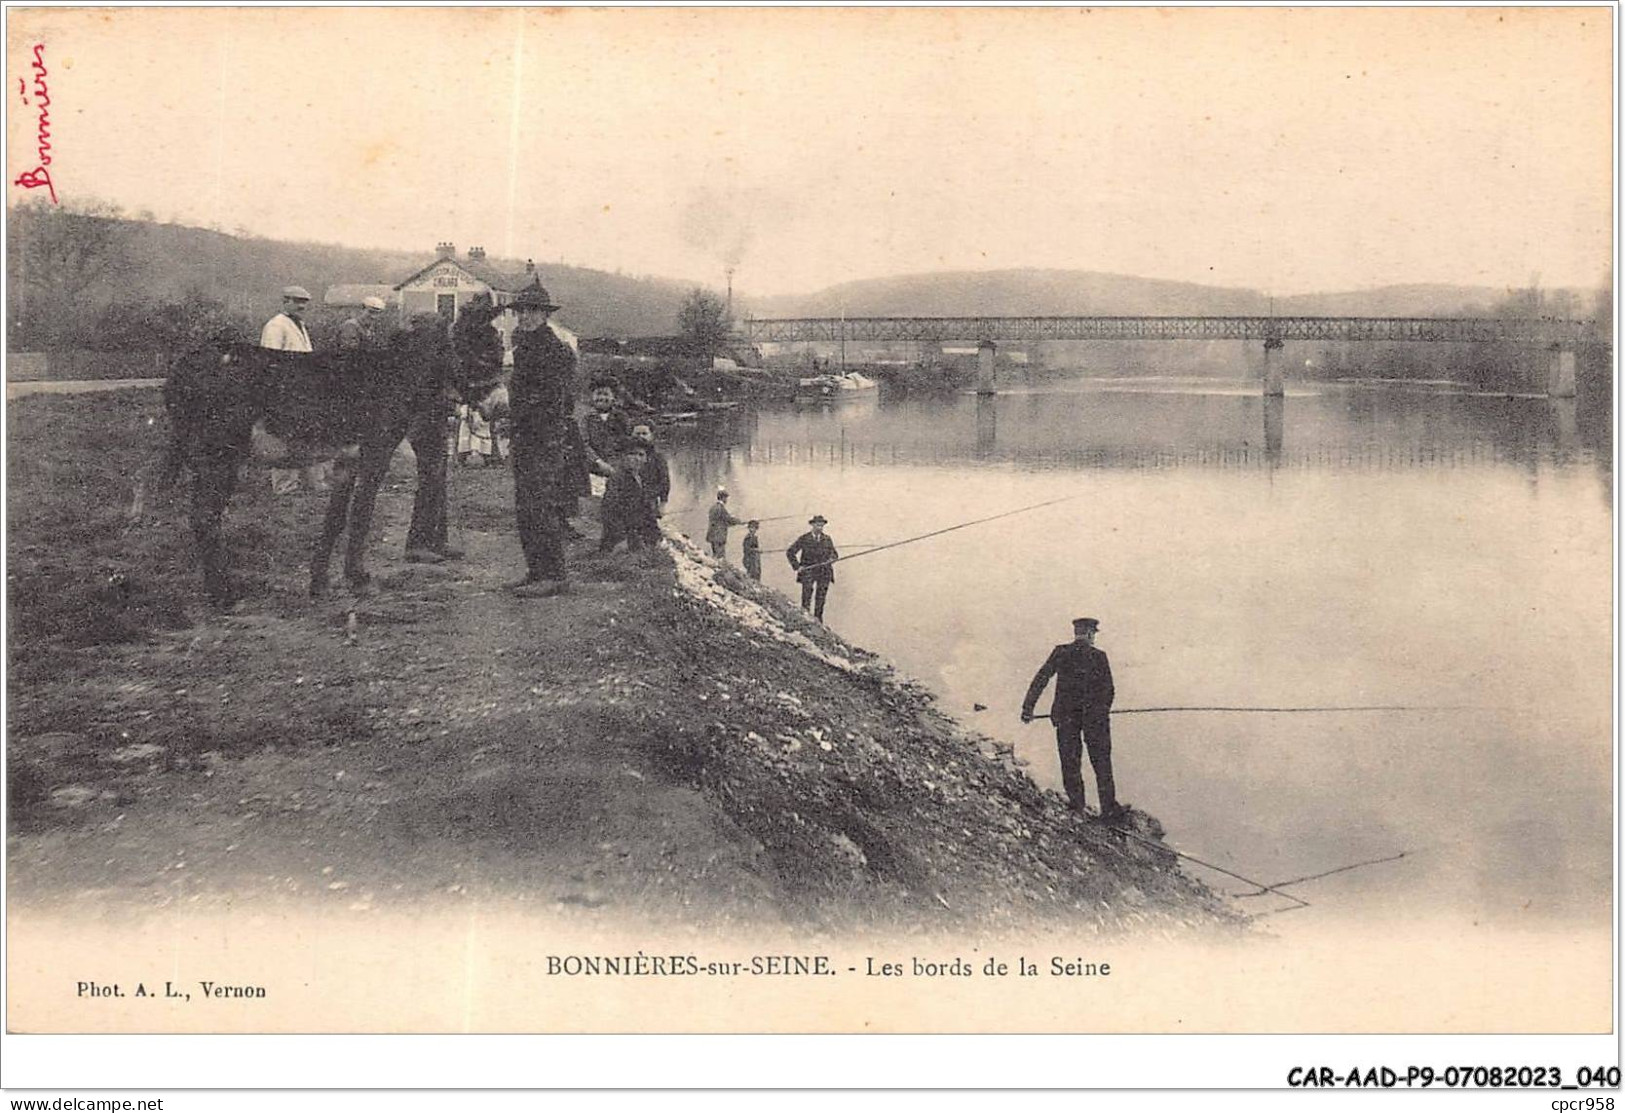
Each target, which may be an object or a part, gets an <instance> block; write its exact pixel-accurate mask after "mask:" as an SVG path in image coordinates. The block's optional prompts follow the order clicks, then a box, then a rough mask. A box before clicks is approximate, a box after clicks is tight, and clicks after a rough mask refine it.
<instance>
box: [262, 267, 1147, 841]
mask: <svg viewBox="0 0 1625 1113" xmlns="http://www.w3.org/2000/svg"><path fill="white" fill-rule="evenodd" d="M310 300H311V299H310V294H309V293H308V292H307V291H306V290H305V289H304V288H303V287H300V286H288V287H286V288H284V289H283V291H282V311H281V312H279V313H278V314H276V315H275V316H273V317H272V318H271V319H270V320H269V321H267V322H266V324H265V327H264V329H263V330H262V332H261V334H260V346H261V347H262V348H271V349H276V350H280V351H289V352H309V351H311V350H312V346H311V342H310V333H309V330H308V328H307V327H306V325H305V323H304V312H305V309H306V307H307V306H308V305H309V304H310ZM509 308H511V309H513V310H514V312H515V313H516V314H517V315H518V324H517V326H516V328H515V330H514V334H513V372H512V376H511V378H510V381H509V388H508V393H509V409H510V418H511V458H512V463H513V477H514V510H515V517H516V520H517V524H518V532H519V545H520V549H521V550H522V552H523V553H524V558H525V576H524V578H523V579H521V580H519V581H518V582H517V583H514V584H511V585H509V586H510V587H511V588H512V590H513V591H514V593H515V594H517V595H519V596H521V597H542V596H548V595H554V594H557V593H559V592H560V591H562V590H564V589H565V587H566V584H567V582H568V577H567V574H566V569H565V562H564V550H565V542H566V540H567V539H570V538H580V537H581V536H582V534H581V533H580V531H578V530H577V529H576V528H575V527H574V526H573V525H572V524H571V521H570V520H571V519H572V518H574V517H575V516H576V514H577V511H578V508H579V504H580V500H581V498H582V497H584V496H586V495H589V494H595V495H601V496H602V504H601V505H602V510H601V519H602V535H601V537H600V540H599V546H598V547H599V551H600V552H602V553H608V552H613V551H614V550H615V549H616V548H617V547H619V546H620V545H622V544H624V545H625V546H626V548H627V550H628V551H636V550H638V549H641V548H642V547H643V546H644V545H647V544H655V543H657V542H658V541H659V539H660V526H659V519H660V518H661V517H662V516H663V515H664V513H665V509H666V503H667V500H668V499H669V498H670V496H671V471H670V468H669V466H668V464H667V462H666V460H665V458H664V456H662V455H661V453H660V451H659V450H658V449H657V448H656V447H655V443H654V440H655V438H654V429H653V426H651V425H649V424H647V423H634V422H633V421H631V420H630V419H629V418H628V417H627V414H626V412H625V410H624V409H623V408H622V407H621V406H620V405H619V400H618V393H619V392H618V384H617V383H616V382H615V380H614V379H612V378H609V377H600V378H598V379H595V380H594V381H593V382H592V384H591V399H592V411H591V412H590V413H588V414H587V415H586V416H584V417H583V418H582V419H581V423H580V424H579V425H578V424H577V422H576V420H575V416H574V403H575V395H574V383H575V373H576V355H575V352H574V350H573V349H572V348H571V347H570V346H569V345H568V344H566V343H565V342H564V341H563V340H562V339H560V338H559V337H558V335H557V334H555V333H554V332H553V330H552V329H551V328H549V327H548V321H549V318H550V317H551V315H552V314H553V313H554V312H555V311H557V310H558V309H559V306H558V305H556V304H554V302H553V301H552V300H551V299H550V298H549V297H548V294H547V291H546V289H545V288H543V287H542V286H541V285H539V284H538V285H534V286H531V287H530V288H528V289H526V290H524V291H522V292H521V293H520V294H519V295H518V296H517V297H516V298H515V299H514V301H513V302H512V303H511V304H510V306H509ZM385 309H386V307H385V305H384V303H383V301H382V300H381V299H379V298H376V297H369V298H366V299H365V300H364V302H363V305H362V309H361V312H360V313H359V314H358V315H356V316H354V317H351V318H350V319H348V320H346V321H345V322H344V323H343V324H342V325H340V326H339V332H338V344H339V348H340V350H341V351H344V352H350V353H358V354H359V353H365V352H366V351H368V350H370V349H373V348H375V347H377V346H378V345H380V344H381V343H382V342H383V339H384V329H385ZM496 312H497V310H496V309H495V308H494V307H492V306H491V305H490V303H489V301H488V300H487V301H486V302H484V303H479V302H476V303H475V304H473V305H471V306H469V307H467V308H466V309H465V311H464V313H463V314H462V315H461V316H460V317H459V318H458V320H457V323H456V325H455V326H454V327H453V330H452V346H453V349H454V351H455V353H456V356H457V358H458V359H461V360H465V361H473V362H474V363H476V364H481V365H486V364H493V362H494V368H492V369H493V370H494V369H500V366H501V362H502V354H503V353H502V343H501V338H500V337H499V336H498V334H497V333H496V331H495V330H494V329H493V328H491V327H490V326H491V321H492V317H493V316H494V315H495V313H496ZM490 377H492V378H494V377H495V375H494V374H493V375H491V376H490ZM450 414H451V410H450V402H448V403H447V404H446V409H445V412H439V411H436V412H433V413H425V414H421V415H419V417H418V418H417V419H416V420H415V421H414V423H413V425H412V428H411V430H410V432H409V433H408V435H407V440H408V442H409V443H410V444H411V445H412V449H413V451H414V452H415V453H416V455H417V460H418V484H417V496H416V498H415V499H414V501H413V504H412V523H411V526H410V528H409V530H408V534H407V542H406V549H407V554H406V555H407V560H409V561H414V562H429V563H439V562H441V561H445V560H455V559H458V558H460V557H462V556H463V552H462V551H461V550H460V549H457V548H454V547H453V546H451V545H449V544H448V543H447V536H446V475H445V462H446V456H447V421H448V418H449V417H450ZM273 478H274V483H275V482H276V481H277V480H280V485H279V486H277V488H276V489H281V490H286V489H287V486H288V484H289V483H290V482H292V483H297V481H298V478H299V472H298V471H292V472H287V471H284V472H282V473H281V474H280V476H278V475H277V474H276V473H273ZM807 524H808V526H809V527H810V528H809V529H808V531H807V532H806V533H803V534H802V535H801V536H800V537H798V538H796V540H795V542H794V543H792V544H791V545H790V547H789V548H787V549H786V550H785V556H786V558H787V559H788V561H789V564H790V567H791V569H792V570H793V571H794V572H795V574H796V580H797V581H798V582H799V583H800V585H801V606H802V609H803V610H807V611H811V612H812V614H813V616H814V617H815V618H816V619H818V620H820V621H822V619H823V617H824V602H825V599H826V597H827V596H828V593H829V588H830V585H831V584H832V583H834V582H835V563H836V562H837V561H839V560H840V559H841V557H840V552H839V551H838V550H837V549H836V547H835V541H834V539H833V538H831V537H830V536H829V535H828V534H826V533H825V532H824V527H825V526H826V525H827V524H828V519H827V518H825V517H824V516H823V515H822V514H815V515H814V516H813V517H812V518H811V519H809V520H808V523H807ZM738 525H744V526H745V527H746V531H747V532H746V534H745V538H744V543H743V546H742V553H743V559H744V567H745V571H746V573H747V574H748V575H749V576H750V577H751V578H752V579H756V580H760V579H761V578H762V558H761V537H760V527H761V522H760V520H759V519H755V518H752V519H740V518H736V517H734V515H733V514H732V512H731V511H730V510H729V508H728V490H727V488H725V487H719V488H718V489H717V493H716V502H715V503H713V504H712V506H711V508H710V511H709V513H708V518H707V528H706V534H705V539H706V542H707V543H708V544H709V545H710V548H711V554H712V556H713V557H715V558H716V559H718V560H722V559H724V558H725V557H726V556H727V549H728V531H729V529H730V528H731V527H733V526H738ZM1072 628H1073V640H1072V641H1071V642H1068V643H1065V644H1063V645H1058V646H1056V647H1055V648H1054V649H1053V650H1052V651H1051V653H1050V654H1049V656H1048V658H1046V660H1045V661H1044V663H1043V665H1042V666H1040V668H1039V670H1038V672H1037V673H1036V674H1034V676H1033V678H1032V682H1031V683H1030V684H1029V685H1028V688H1027V692H1026V696H1025V698H1024V699H1023V700H1022V706H1021V721H1022V722H1023V723H1030V722H1032V721H1033V719H1034V718H1036V717H1037V716H1036V715H1035V713H1034V707H1035V705H1036V704H1037V702H1038V699H1039V697H1040V696H1041V695H1042V694H1043V692H1044V689H1045V688H1046V687H1048V685H1049V682H1050V680H1051V679H1052V678H1053V679H1054V680H1055V697H1054V702H1053V704H1052V706H1051V708H1050V713H1049V718H1050V721H1051V724H1052V725H1053V726H1054V728H1055V739H1056V747H1057V750H1058V755H1059V758H1060V766H1061V781H1062V785H1063V787H1064V789H1065V792H1066V796H1067V800H1068V803H1069V804H1070V806H1071V807H1072V808H1073V809H1074V810H1076V811H1077V812H1079V813H1082V812H1083V811H1084V810H1085V799H1086V795H1085V789H1084V782H1083V770H1082V759H1083V753H1084V751H1085V749H1087V751H1088V754H1089V763H1090V765H1091V766H1092V767H1093V768H1094V772H1095V780H1096V784H1097V786H1098V788H1099V792H1100V813H1099V815H1100V819H1101V820H1102V821H1104V822H1107V823H1120V822H1121V821H1122V819H1123V817H1124V815H1125V809H1124V808H1123V807H1122V806H1121V805H1120V804H1119V803H1118V800H1117V796H1116V784H1115V779H1114V777H1113V774H1112V740H1111V707H1112V701H1113V699H1114V697H1115V688H1114V686H1113V682H1112V672H1111V664H1110V662H1109V661H1108V659H1107V657H1106V654H1105V653H1104V652H1102V651H1101V650H1100V649H1098V648H1096V646H1095V637H1096V635H1097V633H1098V631H1099V629H1100V622H1099V620H1098V619H1094V618H1077V619H1074V620H1073V623H1072Z"/></svg>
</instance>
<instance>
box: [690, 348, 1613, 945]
mask: <svg viewBox="0 0 1625 1113" xmlns="http://www.w3.org/2000/svg"><path fill="white" fill-rule="evenodd" d="M1257 390H1258V388H1257V386H1256V385H1255V384H1239V383H1229V382H1222V381H1221V382H1211V381H1209V382H1190V381H1186V382H1179V381H1146V380H1140V381H1134V380H1118V381H1105V382H1098V381H1097V382H1092V383H1079V384H1075V385H1071V386H1068V387H1065V388H1061V389H1055V390H1048V391H1044V392H1031V393H1006V394H1002V395H1000V396H998V397H997V398H994V399H990V400H979V399H977V398H975V397H974V396H970V395H963V396H954V397H950V398H939V399H930V400H922V399H917V398H916V399H901V400H895V401H894V400H892V399H884V398H883V399H871V400H869V401H866V402H856V403H845V404H843V406H842V407H840V408H838V409H833V410H831V409H824V410H818V409H788V408H787V409H784V410H781V411H765V412H759V413H736V414H733V415H729V417H728V419H727V420H726V421H724V422H722V423H721V424H719V425H716V426H708V427H705V428H702V429H699V430H693V431H679V432H676V433H674V434H673V436H672V437H671V443H670V444H669V445H668V447H669V448H670V450H671V454H672V471H673V483H674V491H673V498H672V505H673V506H674V507H679V508H681V507H688V508H690V509H685V510H683V511H682V512H680V513H678V514H677V515H676V522H677V524H678V525H679V527H680V528H682V529H683V530H684V531H685V532H687V533H689V534H690V536H694V537H699V536H701V535H702V534H703V533H704V511H705V507H706V506H707V505H708V504H709V502H710V500H711V497H712V493H713V491H714V489H715V487H716V485H717V484H718V483H719V482H721V483H725V484H726V485H727V486H728V487H729V488H730V489H731V491H732V492H733V500H732V506H733V507H734V510H735V513H736V514H738V515H739V516H741V517H748V516H757V517H762V518H767V517H775V516H778V515H793V517H791V518H789V519H787V520H784V521H779V522H773V523H769V524H768V525H766V526H765V527H764V528H763V538H764V539H763V548H764V550H771V549H782V548H783V547H784V546H785V545H786V544H788V543H789V542H790V541H791V540H793V539H794V538H795V536H796V535H797V534H798V533H799V532H800V531H801V530H802V529H804V528H805V525H804V522H805V519H806V518H807V517H809V516H810V515H811V514H812V513H814V512H818V513H822V514H824V515H826V516H827V517H828V518H829V519H830V525H829V527H828V528H829V532H830V534H831V535H832V536H833V537H834V538H835V539H836V541H837V543H838V544H839V545H840V547H841V549H842V552H843V553H844V554H851V553H853V552H855V551H857V550H859V549H861V548H863V547H865V546H867V545H878V544H884V543H887V542H892V541H896V540H900V539H903V538H908V537H912V536H914V535H917V534H922V533H926V532H929V531H931V530H935V529H941V528H942V527H945V526H949V525H953V524H955V523H959V522H964V521H968V520H971V519H977V518H984V517H988V516H991V515H995V514H999V513H1001V512H1004V511H1009V510H1014V509H1017V508H1020V507H1025V506H1029V505H1032V504H1035V503H1042V502H1047V501H1049V500H1055V499H1064V500H1065V501H1062V502H1058V503H1055V504H1053V505H1050V506H1046V507H1042V508H1040V509H1035V510H1031V511H1029V512H1026V513H1021V514H1016V515H1013V516H1010V517H1007V518H1003V519H1001V520H999V521H995V522H990V523H987V524H984V525H977V526H971V527H969V528H966V529H962V530H958V531H956V532H952V533H948V534H945V535H943V536H940V537H935V538H932V539H930V540H926V541H922V542H920V543H918V544H912V545H908V546H904V547H901V548H897V549H892V550H889V551H886V552H879V553H875V554H874V555H872V556H867V557H863V558H860V559H856V560H852V561H850V562H843V563H842V564H841V565H840V566H839V569H838V574H839V579H838V582H837V583H836V585H835V587H834V589H833V590H832V591H831V594H830V600H829V606H828V610H827V613H826V619H827V621H828V622H829V624H830V625H831V626H833V627H834V628H835V629H836V630H838V631H840V632H841V633H842V634H844V635H846V636H847V637H849V638H850V639H851V640H853V641H855V642H857V643H858V644H861V645H865V646H868V647H870V648H873V649H875V650H877V651H879V652H881V653H884V654H885V655H887V656H889V657H891V658H892V659H893V660H895V661H896V662H897V663H898V664H899V665H900V666H902V667H903V668H904V669H905V670H906V671H908V672H910V673H912V674H913V675H915V676H917V677H919V678H920V679H921V680H923V681H925V682H926V683H927V684H929V685H930V686H931V687H932V688H933V689H934V690H935V691H936V692H937V693H938V694H939V696H940V697H941V700H942V704H943V706H944V707H945V708H946V709H947V710H949V711H951V712H953V713H955V714H958V715H960V716H961V717H962V718H963V719H964V720H965V721H967V722H969V723H971V724H973V725H974V726H976V727H977V728H979V729H981V730H983V731H985V732H986V733H988V734H991V735H994V736H996V737H999V738H1003V739H1006V740H1008V741H1010V742H1012V743H1014V744H1015V745H1016V746H1017V747H1018V752H1020V753H1021V754H1022V755H1023V756H1024V757H1026V758H1027V759H1028V760H1029V761H1030V762H1031V763H1032V774H1033V776H1034V777H1035V778H1036V779H1037V780H1038V781H1039V783H1040V784H1042V785H1045V786H1046V787H1059V774H1058V771H1057V768H1056V760H1055V751H1054V740H1053V735H1052V733H1051V732H1050V731H1049V729H1048V727H1047V724H1044V723H1035V724H1033V725H1031V726H1023V725H1022V724H1021V723H1020V722H1019V720H1018V718H1017V713H1018V710H1019V707H1020V701H1021V696H1022V694H1023V692H1024V690H1025V688H1026V685H1027V682H1028V680H1029V678H1030V677H1031V675H1032V672H1033V670H1034V669H1036V668H1037V666H1038V665H1039V663H1040V662H1042V660H1043V658H1044V656H1045V654H1046V653H1047V652H1048V650H1049V648H1050V646H1051V645H1053V644H1055V643H1057V642H1061V641H1065V640H1068V639H1069V638H1070V625H1069V620H1070V619H1071V618H1072V617H1073V616H1074V615H1077V614H1092V615H1096V616H1098V617H1099V618H1100V619H1101V623H1102V627H1101V634H1100V639H1099V642H1098V644H1099V645H1100V647H1101V648H1103V649H1104V650H1106V652H1107V653H1108V654H1110V656H1111V659H1112V665H1113V669H1114V672H1115V674H1116V678H1117V685H1118V707H1120V708H1128V707H1155V706H1168V705H1189V704H1197V705H1214V704H1218V705H1242V706H1324V705H1349V704H1405V705H1416V706H1420V707H1425V708H1429V710H1424V711H1415V712H1383V713H1336V714H1314V715H1296V714H1294V715H1262V714H1214V713H1173V714H1144V715H1119V716H1117V717H1115V719H1114V724H1113V732H1114V744H1115V754H1114V756H1115V767H1116V773H1117V781H1118V785H1119V793H1120V795H1121V797H1122V798H1123V799H1125V800H1127V801H1129V802H1131V803H1134V804H1136V805H1138V806H1139V807H1141V808H1144V809H1145V810H1147V811H1149V812H1151V813H1152V814H1154V815H1156V816H1158V817H1159V818H1160V819H1161V820H1162V822H1163V823H1164V824H1165V826H1166V827H1167V829H1168V837H1169V841H1170V842H1171V843H1172V844H1173V845H1175V846H1177V847H1179V848H1181V849H1184V850H1187V851H1189V852H1191V853H1194V854H1196V855H1198V856H1200V857H1203V858H1207V859H1209V860H1211V861H1215V862H1218V863H1220V864H1223V865H1225V866H1227V867H1229V868H1232V869H1235V870H1238V871H1239V872H1241V873H1244V874H1246V875H1248V876H1249V877H1253V878H1257V879H1260V880H1263V881H1280V880H1284V879H1287V878H1294V877H1300V876H1303V875H1307V874H1312V873H1318V872H1320V871H1323V870H1330V869H1335V868H1336V867H1339V866H1342V865H1346V864H1348V863H1351V862H1355V861H1359V860H1362V859H1367V858H1374V857H1382V856H1386V855H1390V854H1395V853H1398V852H1400V851H1408V852H1410V854H1411V856H1410V857H1408V858H1406V859H1405V860H1404V861H1400V862H1396V863H1390V864H1386V865H1378V866H1373V867H1370V868H1368V869H1361V870H1356V871H1352V872H1350V873H1346V874H1342V875H1339V876H1337V877H1334V878H1328V879H1326V880H1323V881H1319V882H1315V883H1312V884H1309V885H1306V886H1304V887H1303V888H1302V889H1301V890H1299V891H1300V892H1301V894H1302V895H1303V896H1304V897H1306V898H1308V899H1310V900H1311V901H1314V902H1315V908H1313V909H1310V910H1305V911H1300V912H1297V913H1294V914H1293V916H1291V917H1281V918H1279V919H1278V920H1277V921H1275V922H1277V923H1279V924H1281V925H1282V926H1283V928H1285V927H1286V926H1287V922H1288V921H1289V920H1290V921H1293V922H1294V923H1296V922H1298V921H1302V920H1313V919H1314V918H1315V917H1328V916H1338V917H1347V916H1351V915H1370V916H1378V917H1395V918H1403V917H1406V916H1409V915H1412V914H1421V913H1423V912H1425V913H1427V914H1429V915H1446V916H1448V917H1452V918H1460V919H1461V920H1462V921H1463V922H1464V923H1466V922H1479V921H1487V922H1492V923H1502V924H1507V925H1516V924H1519V923H1530V924H1532V923H1534V922H1535V921H1536V920H1537V919H1538V920H1539V921H1540V922H1542V923H1548V924H1549V923H1551V922H1553V921H1552V918H1553V917H1555V918H1557V920H1558V921H1560V922H1571V923H1572V922H1584V923H1585V924H1587V925H1589V926H1595V925H1597V924H1600V923H1603V922H1604V921H1605V920H1606V918H1607V916H1608V910H1609V903H1608V902H1609V894H1610V875H1611V857H1610V852H1611V846H1612V811H1611V809H1612V770H1611V756H1612V755H1611V729H1610V724H1611V718H1610V716H1611V695H1610V680H1611V666H1610V649H1611V641H1610V606H1611V569H1610V559H1611V546H1612V519H1611V508H1610V506H1611V498H1612V491H1611V476H1610V474H1609V470H1608V466H1609V465H1608V449H1607V447H1606V444H1605V443H1603V441H1602V440H1601V439H1600V438H1604V437H1606V424H1605V423H1606V414H1602V415H1600V416H1599V415H1587V414H1586V413H1584V412H1580V413H1577V412H1576V409H1575V406H1574V404H1573V403H1572V402H1570V403H1556V402H1551V401H1548V400H1546V399H1544V398H1507V397H1483V396H1469V395H1462V394H1451V393H1444V392H1441V391H1440V390H1438V389H1419V388H1415V387H1411V388H1370V387H1354V386H1326V387H1321V388H1314V387H1311V388H1305V389H1300V390H1297V391H1295V392H1294V393H1292V394H1291V395H1289V396H1288V397H1287V398H1286V399H1285V401H1284V403H1282V404H1266V403H1265V401H1264V400H1263V399H1262V398H1260V397H1258V394H1257ZM1588 416H1589V417H1590V418H1591V420H1589V421H1588V420H1587V419H1588ZM1599 427H1601V429H1602V432H1601V433H1600V434H1599V433H1598V432H1597V430H1598V429H1599ZM742 532H743V531H742V530H736V531H735V533H734V540H733V543H732V550H733V552H734V553H735V554H736V559H737V549H738V538H739V536H740V534H741V533H742ZM764 565H765V568H766V579H767V582H768V583H769V584H771V585H773V586H776V587H779V588H780V589H782V590H785V591H787V592H794V591H795V590H796V588H795V584H794V580H793V577H792V575H791V573H790V570H789V567H788V565H787V564H786V562H785V561H784V559H783V557H782V555H780V554H779V553H776V552H764ZM976 703H980V704H985V705H986V707H987V710H985V711H982V712H973V711H972V706H973V704H976ZM1047 703H1048V697H1047V696H1046V699H1045V701H1044V702H1043V703H1042V704H1041V705H1040V709H1042V708H1044V707H1046V706H1047ZM1089 791H1090V800H1091V802H1092V803H1094V802H1097V797H1096V796H1095V793H1094V783H1093V780H1092V778H1091V779H1090V780H1089ZM1199 872H1201V871H1199ZM1204 876H1206V877H1207V878H1208V879H1209V880H1212V881H1215V882H1217V883H1219V884H1220V886H1221V887H1224V888H1227V889H1231V890H1235V889H1240V888H1243V886H1240V885H1239V884H1237V883H1234V882H1231V881H1228V880H1226V879H1224V878H1221V877H1216V876H1213V875H1207V874H1205V873H1204ZM1266 899H1270V898H1266ZM1253 903H1255V904H1257V905H1258V907H1260V908H1263V907H1268V905H1265V904H1263V903H1260V902H1253ZM1280 903H1281V902H1279V901H1277V902H1276V904H1277V905H1279V904H1280Z"/></svg>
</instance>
